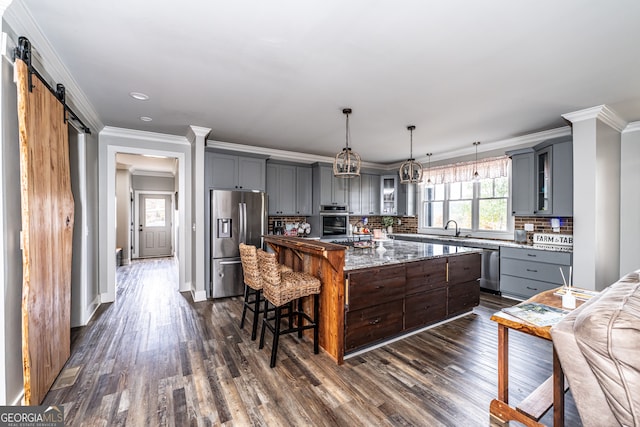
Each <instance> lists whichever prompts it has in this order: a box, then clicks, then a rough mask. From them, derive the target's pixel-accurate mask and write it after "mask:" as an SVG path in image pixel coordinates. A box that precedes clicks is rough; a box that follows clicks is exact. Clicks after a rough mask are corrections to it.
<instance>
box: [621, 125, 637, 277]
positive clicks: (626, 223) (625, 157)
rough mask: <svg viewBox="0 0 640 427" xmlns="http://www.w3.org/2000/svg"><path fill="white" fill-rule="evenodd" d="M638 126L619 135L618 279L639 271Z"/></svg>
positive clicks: (628, 128) (627, 128)
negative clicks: (620, 137) (619, 276)
mask: <svg viewBox="0 0 640 427" xmlns="http://www.w3.org/2000/svg"><path fill="white" fill-rule="evenodd" d="M638 183H640V122H632V123H629V124H628V125H627V127H625V129H624V130H623V131H622V141H621V148H620V195H621V197H620V275H621V276H624V275H625V274H627V273H631V272H632V271H635V270H639V269H640V258H639V257H638V254H639V253H640V221H638V211H640V192H638Z"/></svg>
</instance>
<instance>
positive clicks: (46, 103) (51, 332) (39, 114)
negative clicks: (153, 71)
mask: <svg viewBox="0 0 640 427" xmlns="http://www.w3.org/2000/svg"><path fill="white" fill-rule="evenodd" d="M16 69H17V81H18V124H19V129H20V181H21V191H22V193H21V194H22V243H23V252H22V263H23V267H22V269H23V283H22V360H23V368H24V404H26V405H38V404H40V403H41V402H42V400H43V398H44V396H45V395H46V394H47V392H48V390H49V388H51V385H52V384H53V382H54V380H55V379H56V377H57V376H58V373H59V372H60V371H61V370H62V368H63V366H64V364H65V362H66V361H67V359H68V358H69V353H70V347H71V346H70V333H71V325H70V315H71V314H70V309H71V307H70V305H71V247H72V241H73V239H72V238H73V235H72V233H73V208H74V207H73V195H72V194H71V178H70V171H69V142H68V134H67V124H66V123H65V122H64V117H63V113H64V107H63V106H62V104H61V103H60V102H59V101H58V100H57V99H56V97H55V96H54V95H53V94H52V93H51V92H50V91H49V90H48V89H47V88H46V87H45V86H44V85H43V84H42V82H40V80H38V78H36V77H35V76H33V79H32V82H31V83H32V90H31V91H30V90H29V73H28V70H27V65H26V64H25V63H24V62H23V61H22V60H19V59H17V60H16Z"/></svg>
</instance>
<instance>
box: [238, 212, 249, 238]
mask: <svg viewBox="0 0 640 427" xmlns="http://www.w3.org/2000/svg"><path fill="white" fill-rule="evenodd" d="M238 214H239V215H238V216H239V218H238V219H239V220H240V224H239V227H238V228H239V231H240V236H238V237H239V239H238V241H239V242H240V243H247V236H246V230H245V226H246V218H245V214H246V211H245V208H244V203H242V202H240V203H238Z"/></svg>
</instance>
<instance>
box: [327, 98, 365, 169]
mask: <svg viewBox="0 0 640 427" xmlns="http://www.w3.org/2000/svg"><path fill="white" fill-rule="evenodd" d="M342 113H343V114H344V115H345V116H347V126H346V127H347V130H346V146H345V147H344V148H343V149H342V151H341V152H339V153H338V154H336V157H335V159H334V160H333V175H334V176H337V177H339V178H354V177H356V176H360V155H359V154H358V153H356V152H355V151H352V150H351V148H350V147H349V139H350V137H351V133H350V130H349V114H351V108H345V109H344V110H342Z"/></svg>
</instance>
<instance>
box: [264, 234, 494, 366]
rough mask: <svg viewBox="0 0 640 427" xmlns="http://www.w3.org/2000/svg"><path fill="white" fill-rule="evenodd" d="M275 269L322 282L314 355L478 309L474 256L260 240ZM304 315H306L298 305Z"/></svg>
mask: <svg viewBox="0 0 640 427" xmlns="http://www.w3.org/2000/svg"><path fill="white" fill-rule="evenodd" d="M264 240H265V242H266V244H267V245H269V247H270V248H271V249H273V250H274V251H275V252H276V253H277V254H278V259H279V261H280V263H282V264H285V265H288V266H289V267H291V268H293V269H294V270H295V271H304V272H307V273H309V274H312V275H314V276H316V277H318V278H319V279H320V280H321V281H322V289H321V292H320V336H319V341H320V347H322V348H323V349H324V350H325V351H326V352H327V354H329V355H330V356H331V357H332V358H333V359H334V360H335V361H336V362H337V363H338V364H342V363H343V361H344V357H345V355H346V354H348V353H350V352H355V351H360V350H362V349H365V348H367V347H369V346H373V345H379V344H380V343H383V342H385V341H387V340H390V339H397V338H398V337H401V336H402V335H404V334H410V333H413V332H415V331H416V330H418V329H421V328H424V327H426V326H429V325H431V324H435V323H439V322H441V321H443V320H446V319H450V318H453V317H458V316H459V315H461V314H464V313H467V312H471V311H472V309H473V307H474V306H476V305H478V303H479V295H480V288H479V283H478V279H479V278H480V252H481V251H480V250H478V249H475V248H467V247H462V246H453V245H441V244H435V243H422V242H407V241H389V242H385V243H384V249H385V250H378V249H377V248H366V249H360V248H347V247H346V246H343V245H338V244H333V243H326V242H319V241H316V240H308V239H304V238H296V237H287V236H273V235H267V236H264ZM305 310H312V308H311V304H309V303H308V302H307V303H305Z"/></svg>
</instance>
